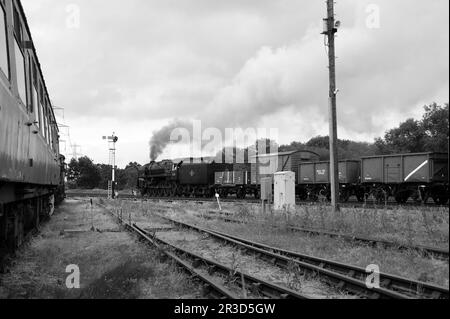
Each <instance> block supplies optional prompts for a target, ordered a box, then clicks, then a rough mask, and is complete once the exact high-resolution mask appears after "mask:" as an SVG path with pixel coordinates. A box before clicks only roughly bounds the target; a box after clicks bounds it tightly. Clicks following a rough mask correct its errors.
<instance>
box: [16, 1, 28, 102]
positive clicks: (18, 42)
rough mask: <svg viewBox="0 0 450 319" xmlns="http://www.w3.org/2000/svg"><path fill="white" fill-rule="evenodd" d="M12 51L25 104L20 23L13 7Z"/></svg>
mask: <svg viewBox="0 0 450 319" xmlns="http://www.w3.org/2000/svg"><path fill="white" fill-rule="evenodd" d="M14 33H15V41H14V53H15V55H16V64H17V65H16V71H17V89H18V91H19V96H20V99H21V100H22V102H23V104H24V105H26V104H27V86H26V80H25V57H24V54H23V52H22V25H21V23H20V18H19V13H18V12H17V10H16V9H14Z"/></svg>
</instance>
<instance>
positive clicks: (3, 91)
mask: <svg viewBox="0 0 450 319" xmlns="http://www.w3.org/2000/svg"><path fill="white" fill-rule="evenodd" d="M58 134H59V133H58V125H57V123H56V119H55V115H54V113H53V108H52V105H51V102H50V98H49V94H48V91H47V87H46V85H45V81H44V77H43V74H42V70H41V67H40V64H39V60H38V57H37V54H36V50H35V47H34V44H33V40H32V37H31V33H30V30H29V27H28V24H27V20H26V17H25V14H24V11H23V8H22V5H21V3H20V1H18V0H1V1H0V259H1V257H2V256H3V255H5V254H4V253H5V252H8V251H10V250H14V249H15V248H17V247H18V246H20V245H21V243H22V241H23V239H24V235H25V234H26V233H27V232H28V231H30V230H32V229H34V228H37V227H38V226H39V221H40V220H42V219H43V218H45V217H47V216H49V215H51V214H52V213H53V209H54V206H55V201H61V200H62V199H63V198H64V188H63V187H64V185H61V182H63V180H64V170H63V167H64V165H65V164H64V158H63V157H60V153H59V136H58Z"/></svg>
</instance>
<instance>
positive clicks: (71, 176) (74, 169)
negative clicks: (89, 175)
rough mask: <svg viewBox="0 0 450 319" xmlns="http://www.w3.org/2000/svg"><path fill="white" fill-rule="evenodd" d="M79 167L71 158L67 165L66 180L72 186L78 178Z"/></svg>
mask: <svg viewBox="0 0 450 319" xmlns="http://www.w3.org/2000/svg"><path fill="white" fill-rule="evenodd" d="M80 175H81V172H80V166H79V165H78V161H77V160H76V159H75V158H72V160H71V161H70V163H69V165H68V170H67V180H68V181H69V182H71V183H73V184H76V183H77V182H78V178H80Z"/></svg>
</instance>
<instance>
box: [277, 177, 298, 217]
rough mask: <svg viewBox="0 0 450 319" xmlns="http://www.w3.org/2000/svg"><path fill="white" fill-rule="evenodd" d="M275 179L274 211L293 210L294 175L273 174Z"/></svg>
mask: <svg viewBox="0 0 450 319" xmlns="http://www.w3.org/2000/svg"><path fill="white" fill-rule="evenodd" d="M274 179H275V194H274V195H275V196H274V197H275V198H274V202H275V203H274V204H275V207H274V208H275V210H282V211H291V212H293V211H294V210H295V173H294V172H279V173H275V174H274Z"/></svg>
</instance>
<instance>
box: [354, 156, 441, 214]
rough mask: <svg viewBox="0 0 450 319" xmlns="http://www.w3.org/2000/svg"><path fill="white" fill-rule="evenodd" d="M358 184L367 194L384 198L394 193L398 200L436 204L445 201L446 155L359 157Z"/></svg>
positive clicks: (380, 198) (401, 201) (400, 201)
mask: <svg viewBox="0 0 450 319" xmlns="http://www.w3.org/2000/svg"><path fill="white" fill-rule="evenodd" d="M361 175H362V178H361V179H362V180H361V183H362V187H363V189H364V192H365V194H366V196H367V195H373V196H374V197H375V198H376V199H377V200H379V201H384V200H386V198H388V197H390V196H394V197H395V199H396V201H397V202H398V203H406V202H407V201H408V199H409V198H412V199H414V200H416V201H418V202H427V200H428V199H429V198H432V199H433V200H434V202H435V203H436V204H440V205H445V204H446V203H447V201H448V154H444V153H419V154H401V155H388V156H372V157H363V158H362V159H361Z"/></svg>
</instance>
